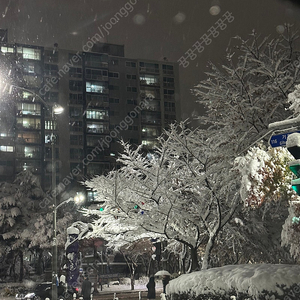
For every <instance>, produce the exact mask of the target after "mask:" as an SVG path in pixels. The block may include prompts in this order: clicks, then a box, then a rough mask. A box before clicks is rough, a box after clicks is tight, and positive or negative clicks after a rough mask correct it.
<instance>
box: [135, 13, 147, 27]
mask: <svg viewBox="0 0 300 300" xmlns="http://www.w3.org/2000/svg"><path fill="white" fill-rule="evenodd" d="M133 22H134V23H135V24H137V25H143V24H144V23H145V22H146V18H145V17H144V16H143V15H142V14H137V15H135V16H134V17H133Z"/></svg>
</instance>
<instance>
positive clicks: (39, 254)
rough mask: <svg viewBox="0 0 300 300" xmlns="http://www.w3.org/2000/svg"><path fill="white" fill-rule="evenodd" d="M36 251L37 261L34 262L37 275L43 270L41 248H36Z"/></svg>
mask: <svg viewBox="0 0 300 300" xmlns="http://www.w3.org/2000/svg"><path fill="white" fill-rule="evenodd" d="M36 251H37V253H38V261H37V264H36V273H37V275H42V274H43V272H44V268H43V250H42V249H38V250H36Z"/></svg>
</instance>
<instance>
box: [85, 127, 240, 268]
mask: <svg viewBox="0 0 300 300" xmlns="http://www.w3.org/2000/svg"><path fill="white" fill-rule="evenodd" d="M225 144H226V143H225V142H224V140H223V139H222V138H217V137H216V135H215V132H214V133H212V132H209V134H208V133H207V132H206V131H201V130H194V131H193V130H190V129H188V128H186V124H184V123H181V124H180V125H178V126H175V125H172V126H171V129H170V130H169V131H166V132H165V133H164V135H162V136H161V137H160V138H159V146H158V147H157V148H156V149H155V151H154V152H153V153H148V155H147V154H146V153H144V152H143V151H142V148H138V149H136V150H133V149H131V147H130V146H129V145H128V144H124V143H123V147H124V153H123V154H122V155H121V157H120V159H119V162H121V163H122V164H123V167H122V168H121V169H119V170H117V171H112V172H110V173H109V175H108V176H96V177H95V178H93V179H91V180H90V181H87V182H85V185H86V186H87V187H88V188H91V189H93V190H96V191H97V195H98V198H97V201H99V202H102V203H103V205H102V206H103V210H102V211H98V212H97V217H98V218H99V219H98V220H96V221H95V225H96V232H97V233H98V234H101V237H103V238H105V236H103V234H106V235H107V234H110V237H111V239H110V242H111V243H112V242H115V243H120V240H123V241H125V240H126V241H130V240H132V239H134V237H135V239H137V238H138V237H145V236H148V237H151V236H158V237H160V238H161V239H167V240H176V241H178V242H180V243H182V244H184V245H186V246H188V247H189V248H190V249H191V251H194V253H196V251H197V249H198V247H199V246H200V245H201V244H204V245H206V246H207V248H206V252H205V257H204V259H203V265H202V268H207V264H208V260H209V255H210V251H211V249H212V247H213V244H214V240H215V239H216V236H217V234H218V232H219V231H220V230H221V229H222V228H223V226H225V224H226V223H227V222H228V221H229V220H230V218H231V217H232V215H233V213H234V211H235V209H236V207H237V205H238V203H239V193H238V191H239V189H238V185H239V183H238V182H239V181H238V180H237V176H236V172H234V171H233V170H231V168H232V165H231V162H230V159H228V157H226V153H227V152H226V150H225V149H226V147H225V146H224V145H225ZM86 213H87V214H94V215H95V212H91V211H86ZM97 230H98V231H97ZM207 241H208V242H207ZM206 246H205V247H206ZM195 263H196V264H195V266H194V268H197V266H196V265H197V262H196V261H195Z"/></svg>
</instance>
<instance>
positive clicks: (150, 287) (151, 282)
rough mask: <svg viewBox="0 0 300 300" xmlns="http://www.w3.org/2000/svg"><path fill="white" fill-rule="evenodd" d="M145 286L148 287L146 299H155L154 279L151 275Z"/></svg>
mask: <svg viewBox="0 0 300 300" xmlns="http://www.w3.org/2000/svg"><path fill="white" fill-rule="evenodd" d="M146 287H147V289H148V294H147V299H155V281H154V277H153V276H151V277H150V278H149V282H148V283H147V285H146Z"/></svg>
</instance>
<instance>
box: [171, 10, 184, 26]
mask: <svg viewBox="0 0 300 300" xmlns="http://www.w3.org/2000/svg"><path fill="white" fill-rule="evenodd" d="M185 19H186V15H185V14H184V13H182V12H179V13H178V14H177V15H176V16H174V18H173V20H174V22H175V23H177V24H180V23H182V22H184V20H185Z"/></svg>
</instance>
